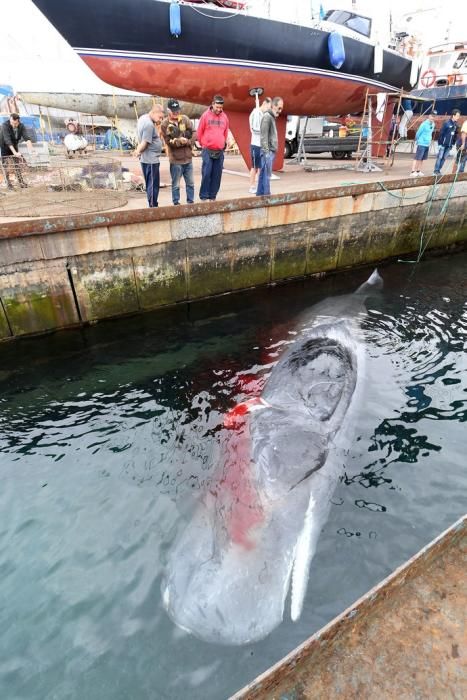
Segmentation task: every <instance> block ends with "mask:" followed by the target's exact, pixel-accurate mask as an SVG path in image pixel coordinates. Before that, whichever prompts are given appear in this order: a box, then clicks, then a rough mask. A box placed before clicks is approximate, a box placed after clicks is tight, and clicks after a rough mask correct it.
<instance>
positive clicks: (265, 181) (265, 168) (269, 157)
mask: <svg viewBox="0 0 467 700" xmlns="http://www.w3.org/2000/svg"><path fill="white" fill-rule="evenodd" d="M275 155H276V154H275V153H274V152H273V151H268V152H267V153H264V152H263V151H261V170H260V171H259V176H258V188H257V190H256V196H257V197H260V196H261V195H263V194H271V187H270V185H269V181H270V179H271V175H272V164H273V161H274V158H275Z"/></svg>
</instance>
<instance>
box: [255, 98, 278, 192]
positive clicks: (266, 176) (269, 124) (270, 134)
mask: <svg viewBox="0 0 467 700" xmlns="http://www.w3.org/2000/svg"><path fill="white" fill-rule="evenodd" d="M283 108H284V101H283V99H282V97H274V98H273V100H272V105H271V109H268V110H267V111H266V112H265V113H264V116H263V118H262V120H261V170H260V173H259V177H258V189H257V190H256V194H257V196H258V197H260V196H261V195H263V194H271V188H270V185H269V181H270V179H271V174H272V164H273V161H274V157H275V155H276V152H277V127H276V119H277V117H278V116H279V115H280V113H281V112H282V110H283Z"/></svg>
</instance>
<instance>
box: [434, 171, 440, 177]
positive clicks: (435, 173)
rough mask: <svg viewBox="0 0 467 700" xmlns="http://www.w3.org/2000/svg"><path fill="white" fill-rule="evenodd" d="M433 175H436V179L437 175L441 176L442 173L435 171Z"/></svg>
mask: <svg viewBox="0 0 467 700" xmlns="http://www.w3.org/2000/svg"><path fill="white" fill-rule="evenodd" d="M433 175H434V176H435V177H436V176H437V175H441V171H440V170H435V171H434V172H433Z"/></svg>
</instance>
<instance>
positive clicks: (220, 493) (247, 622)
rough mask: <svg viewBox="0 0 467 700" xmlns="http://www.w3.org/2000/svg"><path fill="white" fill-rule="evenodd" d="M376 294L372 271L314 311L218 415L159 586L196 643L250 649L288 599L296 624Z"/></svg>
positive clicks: (355, 404)
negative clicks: (211, 446)
mask: <svg viewBox="0 0 467 700" xmlns="http://www.w3.org/2000/svg"><path fill="white" fill-rule="evenodd" d="M381 287H382V279H381V277H380V275H379V274H378V272H377V270H375V271H374V272H373V274H372V275H371V276H370V277H369V279H368V280H367V281H366V282H365V283H364V284H362V285H361V286H360V287H359V288H358V289H357V290H356V292H354V293H353V294H348V295H343V296H339V297H334V298H330V299H326V300H324V301H322V302H320V303H318V304H316V305H315V306H313V307H312V308H311V309H310V310H309V311H308V312H307V313H306V314H305V315H304V317H303V319H302V321H301V323H300V324H299V326H298V328H297V334H296V336H295V339H294V341H293V342H292V343H291V344H290V345H289V346H288V348H287V350H285V351H284V353H283V354H282V356H281V357H280V358H279V360H278V362H277V364H276V365H275V366H274V368H273V369H272V371H271V374H270V376H269V378H268V379H267V382H266V384H265V386H264V389H263V391H262V393H261V395H260V396H259V397H256V398H253V399H250V400H247V401H245V402H243V403H241V404H239V405H237V406H236V407H235V408H234V409H232V410H231V411H230V412H229V413H228V414H227V416H226V418H225V421H224V426H225V428H226V430H224V431H222V432H223V435H224V438H223V440H222V441H221V444H220V446H219V455H218V457H217V462H218V466H217V470H216V471H215V474H214V477H213V480H212V482H211V485H210V487H209V489H208V490H207V491H206V493H204V495H203V496H202V498H201V499H200V501H199V502H198V504H197V507H196V508H195V510H194V513H193V515H192V517H191V519H190V521H189V522H188V523H187V524H186V527H185V528H184V529H183V531H182V532H181V533H180V535H179V536H178V538H177V539H176V540H175V542H174V544H173V546H172V547H171V549H170V551H169V553H168V557H167V565H166V567H165V574H164V578H163V581H162V600H163V604H164V607H165V608H166V610H167V613H168V614H169V616H170V618H171V619H172V620H173V622H174V623H175V624H176V625H177V626H179V627H181V628H182V629H184V630H187V631H189V632H190V633H192V634H193V635H195V636H196V637H198V638H200V639H202V640H204V641H207V642H214V643H218V644H219V643H220V644H230V645H240V644H247V643H251V642H255V641H258V640H260V639H262V638H264V637H265V636H267V635H268V634H269V633H270V632H271V631H272V630H273V629H274V628H275V627H277V626H278V625H279V624H280V623H281V621H282V619H283V616H284V609H285V606H286V603H287V599H288V597H290V616H291V618H292V620H297V619H298V618H299V616H300V614H301V611H302V607H303V602H304V598H305V595H306V590H307V585H308V576H309V569H310V563H311V560H312V558H313V555H314V553H315V550H316V545H317V541H318V538H319V534H320V532H321V528H322V526H323V524H324V523H325V521H326V519H327V517H328V513H329V509H330V501H331V498H332V494H333V492H334V490H335V487H336V485H337V482H338V480H339V477H340V475H341V474H342V473H343V466H344V464H343V461H344V457H343V453H344V450H345V449H346V448H348V447H349V445H350V444H351V443H352V439H353V430H352V428H353V426H354V424H355V416H356V414H357V412H358V408H359V405H360V404H361V401H362V390H363V388H364V383H365V382H364V364H365V347H364V338H363V333H362V330H361V321H362V319H363V318H364V317H365V314H366V307H365V299H366V297H367V295H368V294H370V293H371V292H372V291H373V290H375V289H380V288H381Z"/></svg>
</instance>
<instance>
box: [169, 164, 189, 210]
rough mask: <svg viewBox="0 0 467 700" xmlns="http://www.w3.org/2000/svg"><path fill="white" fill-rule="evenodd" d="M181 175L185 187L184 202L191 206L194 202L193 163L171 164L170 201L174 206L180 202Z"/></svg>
mask: <svg viewBox="0 0 467 700" xmlns="http://www.w3.org/2000/svg"><path fill="white" fill-rule="evenodd" d="M182 175H183V179H184V180H185V187H186V201H187V202H188V204H193V202H194V201H195V181H194V179H193V163H192V162H191V161H190V162H189V163H183V164H179V163H171V164H170V177H171V178H172V201H173V203H174V204H179V202H180V178H181V177H182Z"/></svg>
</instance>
